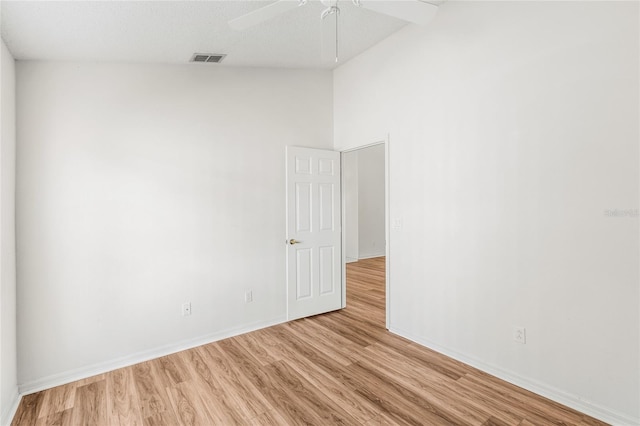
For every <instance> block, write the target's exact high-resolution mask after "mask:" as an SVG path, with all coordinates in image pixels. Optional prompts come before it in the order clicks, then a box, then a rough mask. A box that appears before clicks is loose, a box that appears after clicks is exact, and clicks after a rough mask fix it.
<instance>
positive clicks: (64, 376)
mask: <svg viewBox="0 0 640 426" xmlns="http://www.w3.org/2000/svg"><path fill="white" fill-rule="evenodd" d="M284 322H286V318H285V317H284V316H279V317H277V318H274V319H272V320H270V321H258V322H254V323H251V324H247V325H244V326H242V327H235V328H230V329H227V330H223V331H220V332H217V333H213V334H209V335H206V336H201V337H196V338H194V339H188V340H183V341H181V342H178V343H174V344H170V345H165V346H160V347H158V348H155V349H151V350H148V351H143V352H138V353H135V354H132V355H128V356H125V357H122V358H118V359H115V360H112V361H107V362H102V363H98V364H94V365H90V366H87V367H82V368H78V369H75V370H70V371H65V372H62V373H58V374H53V375H51V376H47V377H44V378H42V379H38V380H34V381H31V382H27V383H24V384H22V385H20V386H19V391H20V393H21V394H22V395H28V394H31V393H35V392H39V391H41V390H44V389H49V388H52V387H55V386H60V385H64V384H67V383H71V382H75V381H77V380H82V379H86V378H87V377H92V376H95V375H97V374H103V373H107V372H109V371H113V370H116V369H118V368H123V367H128V366H130V365H134V364H139V363H141V362H145V361H149V360H151V359H155V358H159V357H162V356H166V355H170V354H173V353H176V352H181V351H184V350H187V349H192V348H195V347H197V346H202V345H206V344H209V343H212V342H216V341H218V340H222V339H226V338H229V337H233V336H238V335H240V334H244V333H249V332H252V331H255V330H259V329H261V328H266V327H271V326H274V325H278V324H282V323H284Z"/></svg>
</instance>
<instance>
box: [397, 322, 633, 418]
mask: <svg viewBox="0 0 640 426" xmlns="http://www.w3.org/2000/svg"><path fill="white" fill-rule="evenodd" d="M389 331H390V332H392V333H394V334H397V335H398V336H402V337H404V338H406V339H409V340H411V341H413V342H416V343H418V344H420V345H422V346H425V347H427V348H429V349H432V350H434V351H436V352H439V353H441V354H443V355H446V356H448V357H450V358H453V359H455V360H457V361H460V362H463V363H465V364H468V365H470V366H472V367H475V368H477V369H479V370H482V371H484V372H485V373H489V374H491V375H493V376H495V377H497V378H499V379H501V380H504V381H506V382H509V383H511V384H514V385H516V386H519V387H521V388H523V389H526V390H528V391H531V392H533V393H536V394H538V395H540V396H543V397H545V398H549V399H551V400H552V401H555V402H558V403H560V404H563V405H566V406H567V407H570V408H573V409H574V410H577V411H580V412H581V413H583V414H586V415H589V416H591V417H595V418H596V419H599V420H602V421H604V422H607V423H609V424H612V425H618V426H633V425H640V418H637V419H634V418H633V417H630V416H628V415H626V414H624V413H619V412H616V411H614V410H611V409H608V408H606V407H602V406H600V405H598V404H596V403H593V402H591V401H588V400H585V399H584V398H582V397H580V396H578V395H574V394H571V393H568V392H565V391H563V390H561V389H558V388H555V387H553V386H550V385H548V384H545V383H542V382H538V381H536V380H533V379H530V378H527V377H524V376H521V375H519V374H516V373H514V372H512V371H508V370H505V369H503V368H501V367H498V366H496V365H493V364H489V363H486V362H484V361H481V360H479V359H477V358H475V357H473V356H468V355H465V354H463V353H460V352H458V351H455V350H452V349H449V348H447V347H444V346H441V345H439V344H437V343H434V342H431V341H429V340H427V339H423V338H421V337H418V336H414V335H412V334H411V333H409V332H406V331H404V330H400V329H397V328H393V329H391V330H389Z"/></svg>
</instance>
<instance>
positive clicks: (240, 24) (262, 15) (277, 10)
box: [229, 0, 304, 31]
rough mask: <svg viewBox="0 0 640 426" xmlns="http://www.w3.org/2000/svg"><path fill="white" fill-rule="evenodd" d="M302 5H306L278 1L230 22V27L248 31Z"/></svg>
mask: <svg viewBox="0 0 640 426" xmlns="http://www.w3.org/2000/svg"><path fill="white" fill-rule="evenodd" d="M302 4H304V3H303V2H300V1H299V0H278V1H276V2H275V3H271V4H270V5H268V6H265V7H261V8H260V9H256V10H254V11H253V12H249V13H247V14H246V15H242V16H240V17H238V18H235V19H232V20H230V21H229V26H230V27H231V28H233V29H234V30H238V31H242V30H246V29H247V28H250V27H253V26H255V25H258V24H261V23H262V22H265V21H268V20H269V19H272V18H275V17H276V16H278V15H281V14H283V13H286V12H288V11H290V10H293V9H295V8H296V7H298V6H300V5H302Z"/></svg>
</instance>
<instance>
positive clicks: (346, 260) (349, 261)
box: [344, 257, 358, 263]
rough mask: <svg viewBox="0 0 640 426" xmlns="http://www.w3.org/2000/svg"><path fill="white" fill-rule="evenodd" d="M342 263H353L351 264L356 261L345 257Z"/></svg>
mask: <svg viewBox="0 0 640 426" xmlns="http://www.w3.org/2000/svg"><path fill="white" fill-rule="evenodd" d="M344 261H345V263H353V262H357V261H358V259H354V258H353V257H346V258H345V259H344Z"/></svg>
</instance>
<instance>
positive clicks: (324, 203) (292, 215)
mask: <svg viewBox="0 0 640 426" xmlns="http://www.w3.org/2000/svg"><path fill="white" fill-rule="evenodd" d="M286 185H287V188H286V191H287V192H286V194H287V200H286V215H287V218H286V221H287V236H286V244H287V319H288V320H294V319H298V318H303V317H308V316H311V315H317V314H321V313H324V312H329V311H333V310H337V309H340V308H342V306H343V305H342V294H343V291H342V289H343V283H342V253H341V250H342V247H341V243H342V236H341V206H340V200H341V196H340V189H341V188H340V153H339V152H334V151H326V150H320V149H312V148H301V147H287V148H286Z"/></svg>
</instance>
